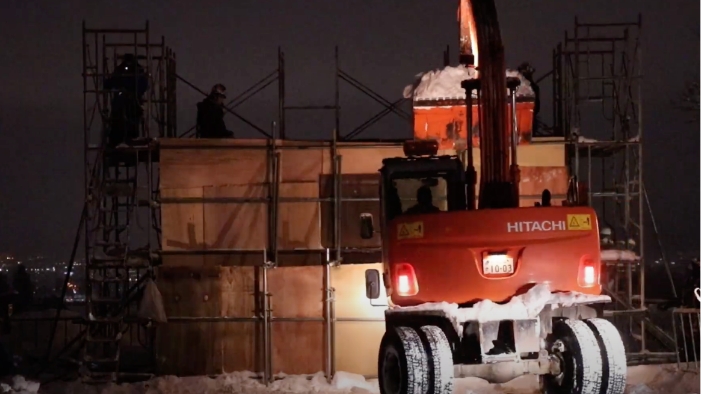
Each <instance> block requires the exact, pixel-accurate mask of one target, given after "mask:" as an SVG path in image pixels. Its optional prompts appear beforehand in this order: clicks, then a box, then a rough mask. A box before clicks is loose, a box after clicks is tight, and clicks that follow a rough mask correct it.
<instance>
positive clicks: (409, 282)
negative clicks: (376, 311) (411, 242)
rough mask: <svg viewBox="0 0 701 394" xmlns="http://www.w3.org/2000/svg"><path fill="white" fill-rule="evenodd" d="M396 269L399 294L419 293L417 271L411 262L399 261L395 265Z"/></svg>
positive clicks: (404, 295)
mask: <svg viewBox="0 0 701 394" xmlns="http://www.w3.org/2000/svg"><path fill="white" fill-rule="evenodd" d="M394 270H395V275H394V278H395V279H394V280H395V282H394V284H395V289H396V290H397V295H400V296H402V297H408V296H414V295H416V294H418V293H419V282H418V281H417V280H416V272H415V271H414V267H412V266H411V264H408V263H399V264H397V265H396V266H394Z"/></svg>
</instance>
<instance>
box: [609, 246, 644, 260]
mask: <svg viewBox="0 0 701 394" xmlns="http://www.w3.org/2000/svg"><path fill="white" fill-rule="evenodd" d="M639 259H640V257H638V256H637V255H636V254H635V252H633V251H630V250H620V249H604V250H602V251H601V261H637V260H639Z"/></svg>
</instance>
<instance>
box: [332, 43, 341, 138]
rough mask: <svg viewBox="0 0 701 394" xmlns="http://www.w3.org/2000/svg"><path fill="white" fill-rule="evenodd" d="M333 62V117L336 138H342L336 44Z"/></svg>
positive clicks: (338, 66)
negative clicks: (334, 71)
mask: <svg viewBox="0 0 701 394" xmlns="http://www.w3.org/2000/svg"><path fill="white" fill-rule="evenodd" d="M334 63H335V64H336V73H335V75H334V117H335V127H334V128H335V130H334V132H335V133H336V139H337V140H342V139H343V137H342V136H343V134H342V133H341V83H340V81H341V75H340V74H341V65H340V63H339V58H338V45H336V47H335V48H334Z"/></svg>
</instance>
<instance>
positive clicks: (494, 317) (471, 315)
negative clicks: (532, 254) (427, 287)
mask: <svg viewBox="0 0 701 394" xmlns="http://www.w3.org/2000/svg"><path fill="white" fill-rule="evenodd" d="M610 301H611V298H610V297H609V296H605V295H588V294H582V293H577V292H564V293H551V291H550V285H549V284H547V283H541V284H537V285H535V286H533V287H532V288H531V289H530V290H528V292H526V294H523V295H519V296H515V297H513V298H511V300H510V301H509V302H507V303H506V304H497V303H495V302H493V301H491V300H483V301H480V302H478V303H476V304H474V305H473V306H472V307H470V308H460V307H459V306H458V304H450V303H447V302H436V303H425V304H422V305H417V306H410V307H399V306H395V307H393V308H391V309H389V310H388V313H402V312H426V313H427V314H439V315H444V316H446V317H448V318H450V319H451V320H452V321H454V322H455V323H464V322H466V321H478V322H488V321H499V320H525V319H534V318H535V317H537V316H538V314H539V313H540V312H541V311H542V310H543V308H545V306H546V305H552V306H553V308H559V307H569V306H572V305H576V304H583V303H597V302H610Z"/></svg>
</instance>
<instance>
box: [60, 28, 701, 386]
mask: <svg viewBox="0 0 701 394" xmlns="http://www.w3.org/2000/svg"><path fill="white" fill-rule="evenodd" d="M640 29H641V22H640V20H639V19H638V20H637V21H634V22H631V23H612V24H583V23H579V22H575V27H574V30H573V31H570V32H567V34H566V35H565V37H564V40H563V41H562V42H561V43H560V44H557V46H556V48H555V49H554V50H553V58H552V62H553V69H552V71H551V72H550V73H548V74H546V75H544V77H543V78H544V79H545V78H551V79H552V93H550V92H542V93H541V94H542V95H544V96H547V95H549V94H552V105H553V108H552V113H553V119H552V122H547V121H546V120H544V119H537V120H536V121H535V122H534V121H533V117H534V115H533V100H532V99H529V98H528V97H524V98H519V102H518V103H517V106H518V113H519V130H520V133H521V135H522V137H523V138H522V139H521V141H520V144H519V148H518V164H519V165H520V167H521V183H520V191H521V195H520V201H521V206H533V205H534V204H535V203H536V202H538V201H540V199H541V191H542V190H544V189H548V190H550V191H551V193H552V201H553V205H559V204H560V203H561V202H562V201H566V200H568V199H571V198H577V199H585V200H586V201H588V202H589V204H591V205H592V206H593V207H595V208H596V209H597V211H598V213H599V221H600V223H601V224H602V225H604V224H605V225H606V227H607V228H610V230H611V231H610V234H611V235H610V238H608V239H607V240H606V242H603V241H602V248H605V249H606V251H605V252H602V260H604V263H605V265H606V267H607V269H606V278H605V280H604V285H605V291H606V293H607V294H609V295H610V296H611V298H612V299H613V301H614V302H613V303H611V304H609V305H607V307H606V308H607V309H606V311H605V316H607V317H608V318H610V319H612V321H613V322H614V323H615V324H616V326H617V327H618V328H619V330H620V331H621V332H622V333H623V337H624V339H625V341H626V347H627V352H628V353H629V354H628V359H629V362H641V361H650V360H653V359H669V360H675V359H677V360H678V357H679V356H678V352H677V350H678V349H683V350H685V351H687V357H682V358H684V360H692V355H691V354H688V346H686V345H684V346H683V345H682V344H681V343H682V339H684V338H687V337H688V335H687V334H688V333H689V332H691V333H693V335H692V337H694V336H695V337H697V330H698V310H691V313H690V314H689V313H688V312H689V311H688V310H678V311H677V312H675V313H674V318H675V319H674V320H673V321H674V322H675V325H674V326H670V327H660V326H659V325H658V324H655V322H654V321H653V320H654V319H652V318H651V317H650V316H649V315H648V313H647V302H646V297H645V294H646V291H645V283H646V280H645V275H646V274H645V269H646V264H644V261H645V256H644V253H643V252H644V250H645V245H644V242H643V241H644V239H645V232H644V229H645V226H644V223H645V217H646V216H647V214H646V212H647V210H648V205H647V203H646V200H645V189H644V184H643V178H642V160H641V157H642V146H643V144H642V142H643V141H644V138H643V134H642V131H643V127H642V117H641V114H642V107H641V105H642V101H641V99H640V94H641V92H640V84H641V77H642V70H641V62H640V53H641V48H640ZM129 54H133V55H135V59H136V60H137V61H138V63H139V64H140V66H141V67H142V68H143V70H142V71H141V73H142V74H139V75H143V76H144V77H145V80H146V82H147V83H146V87H145V88H144V89H143V92H142V93H143V96H142V98H141V100H142V102H143V105H142V111H143V113H142V114H141V116H140V119H142V120H141V121H140V123H139V124H138V125H137V126H135V130H137V134H136V135H134V138H132V140H131V141H130V143H129V144H122V142H124V141H113V140H110V138H108V135H109V131H110V130H112V129H114V127H115V124H116V123H115V122H116V120H115V118H114V115H113V114H114V113H115V106H116V105H117V104H115V103H116V102H115V101H114V98H113V96H112V94H111V91H110V90H109V89H107V88H106V87H105V83H104V81H105V80H106V79H108V78H109V77H110V76H113V75H114V73H115V70H117V69H118V68H119V67H120V64H124V63H123V62H124V61H125V56H127V55H129ZM185 56H187V55H185ZM447 65H448V63H447V62H446V66H447ZM272 68H274V69H272V70H271V73H270V74H269V75H267V76H266V77H265V78H263V79H262V80H260V81H258V82H256V83H254V84H252V85H251V87H250V88H249V89H246V90H244V91H243V92H242V93H241V94H240V95H238V96H236V97H235V98H233V99H232V100H231V101H230V102H228V103H227V105H226V107H227V108H226V111H227V112H228V113H229V114H230V115H231V116H235V117H237V118H238V119H240V120H242V121H243V122H244V123H246V124H247V125H248V126H250V127H253V128H254V129H256V130H257V131H259V132H260V134H261V137H260V138H259V139H247V140H242V139H218V140H211V139H198V138H192V130H182V129H181V128H180V126H182V125H179V124H178V122H177V119H176V98H177V90H178V89H191V88H192V89H196V90H197V91H199V92H200V93H202V94H203V97H204V96H206V95H207V93H206V92H205V91H203V90H200V89H199V88H198V87H197V86H196V85H195V84H194V83H191V82H189V81H187V80H186V79H185V78H184V77H183V76H181V75H179V74H178V71H177V67H176V56H175V53H174V52H173V50H172V49H171V48H170V47H168V46H167V45H166V42H165V39H164V38H157V37H153V36H152V35H151V33H150V27H149V25H148V23H146V25H145V27H144V28H141V29H131V30H129V29H124V30H122V29H120V30H116V29H94V28H89V27H87V26H85V25H84V26H83V70H82V75H83V90H84V108H83V111H84V125H85V127H84V136H85V146H84V148H85V206H84V209H83V212H82V218H81V225H80V229H79V231H78V234H77V238H78V239H77V240H76V244H75V247H74V251H73V256H72V258H71V261H74V260H76V256H80V255H81V252H82V253H84V255H85V259H86V266H85V267H84V268H85V269H86V274H85V278H86V279H85V280H86V283H85V284H84V287H85V289H86V311H85V314H84V316H82V317H81V318H78V319H71V320H68V319H65V318H63V317H61V316H56V319H55V320H54V322H55V323H56V324H53V325H52V326H51V335H50V336H49V337H50V338H51V342H50V343H49V344H48V345H47V346H48V347H49V349H50V351H49V352H48V354H47V355H46V359H47V361H49V362H57V361H59V360H64V359H65V358H66V357H69V358H70V360H72V361H73V362H75V363H77V365H79V366H80V369H81V374H82V375H83V376H84V377H86V378H87V379H89V380H92V381H108V380H117V379H120V380H128V379H132V378H146V377H148V376H152V375H154V374H177V375H204V374H216V373H222V372H224V371H227V372H231V371H235V370H249V371H256V372H259V373H260V375H261V377H262V378H263V379H266V380H270V379H271V378H272V376H273V375H274V374H276V373H278V372H285V373H288V374H306V373H314V372H316V371H319V370H323V371H325V373H326V374H327V376H330V375H332V374H333V373H334V372H335V371H341V370H343V371H349V372H354V373H359V374H362V375H367V376H373V375H375V374H376V371H377V364H376V363H377V349H378V347H379V342H380V339H381V337H382V334H383V332H384V328H385V325H384V310H385V309H386V307H387V305H383V304H382V303H380V304H377V305H374V304H373V303H372V302H371V301H370V300H368V299H367V298H366V297H365V271H366V269H368V268H378V269H381V267H382V265H381V261H382V250H381V243H380V238H379V234H375V235H374V237H373V238H372V239H363V238H362V237H361V236H360V232H361V228H360V221H359V220H358V218H359V217H360V216H361V215H362V214H367V213H370V214H372V215H374V216H375V217H380V204H379V197H378V195H377V190H378V187H379V180H378V177H377V171H378V168H380V167H381V165H382V160H383V159H385V158H390V157H398V156H403V152H402V142H403V141H369V140H363V139H362V138H359V137H361V136H362V133H363V131H364V130H365V129H367V128H368V127H369V126H370V125H372V124H373V123H375V122H376V121H377V120H379V119H380V118H382V117H384V116H386V115H389V116H400V117H402V118H403V119H405V120H406V124H407V130H409V129H410V128H412V125H413V131H414V138H417V139H424V138H429V139H438V140H440V141H441V149H442V150H443V151H444V152H445V153H448V154H458V155H460V154H464V149H465V148H464V147H463V148H460V142H461V141H465V140H466V139H467V138H472V137H470V136H468V135H467V132H466V130H467V129H469V128H468V127H464V126H463V127H458V126H457V124H458V123H460V124H464V123H462V122H464V119H465V116H466V114H465V113H466V112H470V111H471V110H469V108H468V104H467V103H465V101H464V100H463V102H462V103H459V104H460V105H462V107H461V109H459V110H450V111H443V112H440V111H441V110H440V109H435V110H434V109H431V108H430V107H428V108H426V106H425V105H424V106H423V107H422V103H421V102H420V101H417V100H414V102H413V103H412V104H413V106H410V108H411V109H410V110H407V109H406V108H407V105H408V104H409V103H411V101H412V100H411V99H407V98H402V99H398V100H395V99H392V98H390V99H386V98H384V97H383V96H381V95H380V94H378V93H376V92H374V91H372V90H371V89H370V88H368V87H367V86H365V85H363V84H362V83H361V82H359V81H358V80H357V79H356V78H354V77H353V76H351V75H349V74H348V73H346V72H345V71H343V68H342V61H341V59H340V57H339V55H338V50H336V72H335V79H334V80H330V81H329V83H333V84H335V88H336V94H335V98H334V101H333V102H330V103H328V104H327V105H324V106H317V107H302V106H291V105H288V100H290V101H294V98H288V97H286V93H285V92H286V90H285V82H286V79H287V78H286V74H285V56H284V53H283V52H282V51H280V52H279V53H278V59H277V67H276V68H275V67H272ZM138 72H139V71H135V72H134V73H135V74H134V75H136V73H138ZM136 84H137V85H138V83H136ZM271 85H273V87H274V86H275V85H277V90H278V100H279V105H278V108H277V113H271V114H270V117H271V119H274V120H275V125H276V127H274V128H273V129H272V130H269V129H265V128H262V127H259V126H257V125H255V124H253V122H250V121H248V120H247V119H246V118H245V116H244V115H243V114H240V113H238V112H237V111H236V109H235V107H236V106H237V105H239V104H241V103H242V102H244V101H245V100H247V99H248V98H250V97H251V96H253V95H255V94H256V93H257V92H259V91H260V90H262V89H266V88H269V87H270V86H271ZM345 86H351V87H353V88H355V89H358V90H360V91H362V92H364V93H366V94H367V95H368V96H369V98H370V99H373V100H376V101H378V102H380V103H382V104H383V105H384V106H385V109H384V110H383V111H382V112H380V113H378V115H377V116H375V117H373V118H372V119H369V120H368V121H367V122H364V123H363V124H361V125H360V126H359V127H357V128H356V129H354V130H341V128H340V122H339V117H340V112H341V103H340V98H339V97H340V95H339V93H338V92H339V89H341V88H342V87H345ZM397 93H399V92H397ZM310 108H313V109H323V110H328V111H332V112H333V113H334V114H335V119H336V123H335V126H336V127H335V130H334V132H333V134H332V135H329V136H328V139H325V140H319V141H294V140H290V139H288V138H286V136H287V135H288V133H287V130H286V116H287V114H288V113H289V112H290V111H295V110H302V109H310ZM454 108H455V107H454ZM466 109H467V111H466ZM427 111H429V112H431V111H432V112H431V113H428V112H427ZM439 112H440V113H439ZM597 117H598V119H600V121H594V122H592V121H591V119H594V118H597ZM475 118H476V117H475ZM468 119H469V116H468ZM458 120H459V121H458ZM597 122H598V123H597ZM473 123H474V124H477V123H478V120H477V119H475V120H474V121H473ZM448 125H454V126H455V127H452V126H451V127H447V126H448ZM592 125H594V126H592ZM473 126H474V125H473ZM604 126H605V127H606V130H607V132H606V134H590V129H591V128H593V127H595V128H597V130H603V129H604V128H603V127H604ZM592 135H595V136H596V139H594V138H593V137H591V136H592ZM476 143H477V146H475V148H474V149H475V150H476V151H478V150H479V146H478V143H479V141H476ZM461 149H462V151H461ZM476 156H477V157H479V154H476ZM476 165H477V166H479V162H477V163H476ZM573 180H577V181H578V184H579V185H580V188H579V190H577V191H576V196H572V195H568V193H569V194H571V185H572V182H573ZM400 197H401V198H402V199H412V198H413V191H409V190H406V191H401V190H400ZM80 239H82V240H84V242H83V244H84V247H85V249H84V251H79V250H78V245H79V244H80V242H79V240H80ZM81 268H82V267H81ZM71 269H77V268H73V267H71V268H69V271H70V270H71ZM69 274H70V273H69ZM66 283H68V280H66ZM153 284H155V285H156V286H153ZM156 288H157V289H158V291H159V292H160V294H161V296H162V304H163V309H164V312H165V316H166V317H167V321H159V320H160V319H159V318H158V316H160V315H162V314H161V313H158V312H159V311H158V308H156V309H155V310H154V311H150V314H149V311H145V310H144V308H139V306H140V301H141V300H142V299H143V298H144V297H151V295H153V294H154V289H156ZM154 305H156V306H158V303H155V304H154ZM685 313H686V314H685ZM680 330H685V331H683V332H682V331H680ZM689 330H692V331H689ZM678 333H681V334H678ZM61 338H63V339H61ZM184 343H186V344H187V346H182V344H184ZM684 344H686V342H684ZM696 347H697V345H696V344H694V345H693V347H691V348H690V349H691V351H692V353H693V357H696ZM134 360H138V362H136V361H134ZM692 361H693V360H692Z"/></svg>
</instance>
